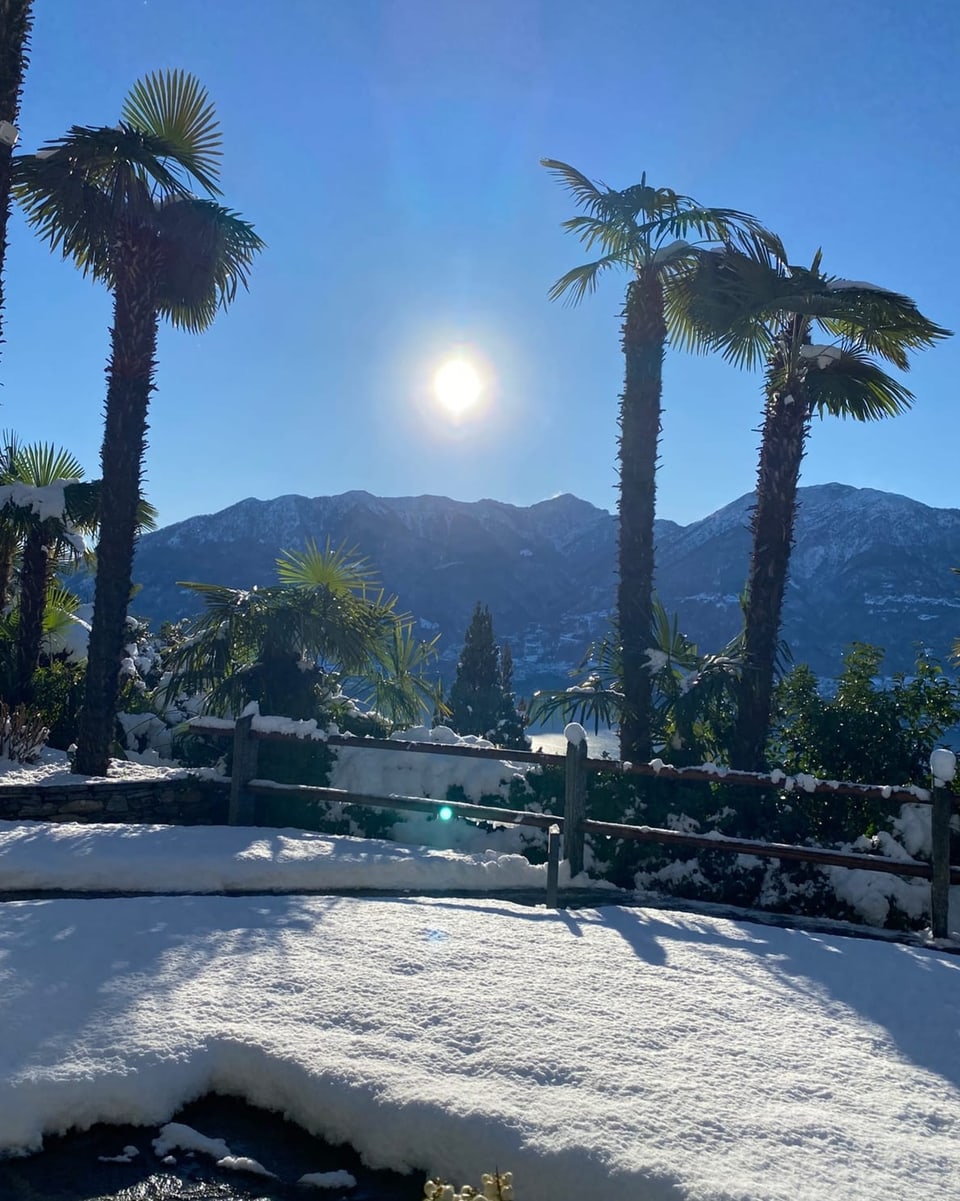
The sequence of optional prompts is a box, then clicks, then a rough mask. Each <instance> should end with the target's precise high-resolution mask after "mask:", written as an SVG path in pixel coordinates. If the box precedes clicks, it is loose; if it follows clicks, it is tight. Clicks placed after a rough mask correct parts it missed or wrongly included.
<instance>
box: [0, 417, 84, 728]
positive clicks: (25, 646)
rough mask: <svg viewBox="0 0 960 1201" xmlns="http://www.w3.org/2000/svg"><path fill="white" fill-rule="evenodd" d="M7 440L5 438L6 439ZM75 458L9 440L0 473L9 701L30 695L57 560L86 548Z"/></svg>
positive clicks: (47, 447)
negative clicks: (12, 549)
mask: <svg viewBox="0 0 960 1201" xmlns="http://www.w3.org/2000/svg"><path fill="white" fill-rule="evenodd" d="M10 441H11V440H10V439H8V443H9V442H10ZM82 479H83V468H82V467H81V466H80V462H79V460H78V459H76V458H75V457H74V456H73V455H72V454H70V452H69V451H66V450H62V449H60V448H59V447H56V446H53V445H52V444H50V443H38V444H36V445H32V446H18V445H15V444H13V445H11V446H10V447H9V451H8V455H7V456H5V462H4V464H3V471H2V474H0V499H4V500H5V503H3V504H2V516H3V518H4V521H3V528H4V536H3V541H4V542H5V543H6V544H7V545H8V546H9V545H10V544H11V543H15V544H19V554H20V578H19V588H18V602H17V626H16V655H15V661H16V668H15V673H14V684H13V697H14V703H15V704H20V703H24V702H28V701H29V700H30V699H31V686H32V682H33V675H34V672H35V671H36V670H37V666H38V664H39V662H40V648H41V643H42V641H43V624H44V612H45V609H46V604H47V594H48V592H49V590H50V587H51V585H52V583H53V579H54V574H55V571H56V568H57V565H58V563H60V562H61V561H62V560H64V559H73V560H76V559H78V558H80V557H81V556H82V555H83V554H84V553H85V551H86V546H85V543H84V541H83V535H82V532H81V531H82V530H86V532H89V531H90V530H91V529H92V528H93V525H94V523H95V509H94V508H93V507H92V506H91V504H90V498H89V495H88V494H86V493H85V490H84V489H83V487H82V486H81V487H79V488H77V487H76V485H78V484H79V483H80V481H82Z"/></svg>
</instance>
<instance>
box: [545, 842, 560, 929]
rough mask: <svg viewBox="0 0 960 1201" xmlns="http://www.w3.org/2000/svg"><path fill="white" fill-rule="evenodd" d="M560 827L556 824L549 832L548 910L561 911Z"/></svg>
mask: <svg viewBox="0 0 960 1201" xmlns="http://www.w3.org/2000/svg"><path fill="white" fill-rule="evenodd" d="M559 884H560V827H559V826H558V825H556V823H554V825H552V826H551V827H550V829H549V830H548V831H547V908H548V909H559V905H558V903H557V900H558V895H557V894H558V891H559Z"/></svg>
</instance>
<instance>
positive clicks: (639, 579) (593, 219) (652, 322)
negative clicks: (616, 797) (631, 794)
mask: <svg viewBox="0 0 960 1201" xmlns="http://www.w3.org/2000/svg"><path fill="white" fill-rule="evenodd" d="M542 161H543V165H544V166H545V167H546V168H547V169H548V170H549V171H550V172H551V174H552V175H554V176H555V177H556V178H557V179H558V180H559V182H560V183H561V184H562V185H563V186H564V187H565V188H566V189H567V190H568V191H569V192H570V193H571V194H572V195H573V197H574V199H575V200H576V202H577V205H578V206H579V207H580V208H582V209H584V210H585V213H584V214H583V215H581V216H578V217H572V218H570V220H568V221H565V222H564V223H563V228H564V229H566V230H568V231H569V232H570V233H573V234H576V235H577V237H578V238H579V239H580V241H581V242H582V243H583V244H584V246H585V248H586V249H587V250H588V251H589V250H591V249H592V248H593V247H595V246H596V247H598V248H599V249H600V250H601V251H602V252H603V253H602V254H601V256H600V257H599V258H598V259H595V260H594V261H593V262H590V263H585V264H583V265H582V266H580V267H574V268H573V270H571V271H568V272H567V273H566V275H563V276H561V277H560V279H558V280H557V282H556V283H555V284H554V285H553V287H552V289H551V290H550V297H551V299H554V300H555V299H558V298H560V297H562V296H566V297H567V298H568V299H569V300H570V301H571V302H572V303H574V304H577V303H579V302H580V301H581V300H582V299H583V298H584V296H586V294H587V293H588V292H593V291H594V290H595V289H596V287H597V283H598V281H599V278H600V276H601V275H602V274H603V273H604V272H605V271H607V270H609V269H611V268H614V267H616V268H623V269H626V270H627V271H628V272H630V275H631V279H630V282H629V284H628V285H627V294H626V301H625V304H624V309H623V325H622V327H621V334H622V339H621V345H622V347H623V356H624V365H625V375H624V385H623V392H622V393H621V397H620V418H619V422H620V448H619V460H620V503H619V514H620V531H619V550H618V587H617V624H618V627H619V631H620V638H621V639H622V652H621V654H622V664H623V692H624V706H623V714H622V718H621V725H620V754H621V758H623V759H630V760H643V759H649V758H650V754H651V751H652V738H651V730H652V720H653V713H652V681H651V678H650V670H649V665H648V661H647V650H648V648H649V647H651V646H652V645H653V643H652V641H651V638H652V627H653V570H654V534H653V530H654V516H655V508H656V467H657V444H658V442H659V438H660V420H661V391H662V387H661V376H662V369H663V358H664V353H665V350H666V346H667V342H668V339H669V337H670V336H671V334H672V330H671V328H670V323H669V310H668V309H667V307H666V302H665V298H666V296H668V295H669V292H670V289H671V288H672V286H673V281H674V280H675V278H676V277H677V276H678V275H679V274H681V273H683V272H684V271H685V270H687V269H688V268H689V266H690V264H691V262H692V261H694V260H695V258H696V256H697V254H698V252H699V250H700V249H701V248H702V247H703V246H705V245H710V244H716V243H721V244H724V245H738V246H742V247H744V248H753V247H757V248H762V249H763V250H765V251H768V252H769V251H772V252H774V253H777V252H778V251H779V242H778V241H777V239H776V238H774V236H773V235H772V234H770V233H769V232H768V231H767V230H766V229H764V227H763V226H762V225H761V224H760V222H758V221H757V220H756V219H755V218H753V217H751V216H749V215H748V214H746V213H740V212H736V211H734V210H732V209H717V208H705V207H704V206H702V205H701V204H699V203H698V202H697V201H695V200H693V199H692V198H691V197H689V196H681V195H679V194H678V193H676V192H674V191H672V190H671V189H669V188H654V187H653V186H652V185H650V184H648V183H647V181H646V176H645V175H644V176H642V177H641V180H640V183H639V184H635V185H634V186H633V187H630V188H625V189H623V190H622V191H615V190H614V189H612V188H608V187H606V186H604V185H598V184H595V183H593V182H592V181H591V180H589V179H587V177H586V176H585V175H582V174H581V173H580V172H579V171H577V170H576V169H575V168H573V167H571V166H569V165H568V164H567V163H561V162H557V161H556V160H555V159H544V160H542Z"/></svg>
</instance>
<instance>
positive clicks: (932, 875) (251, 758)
mask: <svg viewBox="0 0 960 1201" xmlns="http://www.w3.org/2000/svg"><path fill="white" fill-rule="evenodd" d="M253 720H254V719H253V717H252V716H247V717H241V718H239V719H238V720H237V721H236V722H235V723H234V724H233V726H232V728H230V727H227V726H225V725H223V724H221V723H205V722H204V721H203V719H202V718H199V719H198V718H195V719H194V720H193V721H192V722H191V723H190V729H191V730H192V731H193V732H194V733H196V734H206V735H212V736H215V737H232V738H233V770H232V774H231V779H230V817H229V820H230V823H231V824H233V825H249V824H251V823H252V821H253V813H254V800H255V798H256V797H257V796H284V797H302V798H303V799H304V800H317V801H326V802H337V803H340V804H350V805H367V806H371V807H374V808H380V809H395V810H399V811H411V812H419V813H432V814H436V813H437V812H438V811H439V810H440V808H441V807H444V806H445V807H446V808H448V809H449V810H450V811H451V812H452V814H454V815H455V816H458V817H466V818H472V819H473V820H476V821H495V822H498V823H501V824H504V825H517V826H533V827H536V828H539V829H542V830H546V831H547V835H548V844H547V904H548V905H551V906H554V907H555V906H556V904H557V880H558V870H559V868H558V865H559V858H560V848H561V838H562V854H563V858H564V859H566V860H567V861H568V863H569V865H570V874H571V875H572V876H576V875H578V874H579V873H580V872H581V871H582V870H583V850H584V839H585V836H586V835H587V834H597V835H604V836H606V837H609V838H625V839H633V840H635V841H639V842H652V843H661V844H663V845H667V846H683V847H690V848H696V849H703V850H711V851H727V852H729V853H731V854H741V855H755V856H757V857H759V858H767V859H780V860H793V861H797V862H800V863H815V864H820V865H821V866H823V867H841V868H848V869H854V868H859V869H860V870H862V871H869V872H885V873H888V874H890V875H897V876H913V877H920V878H921V879H927V880H929V881H930V912H931V925H932V932H933V936H934V938H946V937H948V934H949V904H950V885H951V884H960V867H956V866H951V864H950V817H951V809H952V806H953V804H954V803H955V800H956V798H955V797H954V796H953V794H952V793H951V792H949V791H948V790H947V789H945V788H943V787H935V788H934V789H933V790H932V791H931V792H929V793H927V792H924V791H923V790H920V791H919V792H918V790H915V789H912V788H892V787H888V786H884V785H878V784H853V783H849V782H845V781H843V782H837V781H816V782H813V781H811V780H810V779H807V780H805V781H804V784H805V787H804V791H808V792H813V793H829V794H830V795H831V796H835V797H857V798H859V799H861V800H876V801H883V802H885V803H891V802H892V803H896V802H899V803H901V804H912V805H918V804H919V805H930V806H931V808H932V814H931V840H932V854H931V862H930V863H919V862H915V861H912V860H899V859H887V858H883V857H881V856H878V855H866V854H862V853H857V852H848V851H831V850H827V849H825V848H822V847H806V846H794V845H791V844H789V843H775V842H761V841H757V840H753V839H744V838H727V837H726V836H724V835H719V834H715V835H709V834H688V833H684V832H682V831H679V830H666V829H661V828H659V827H657V826H636V825H627V824H625V823H620V822H602V821H594V820H593V819H592V818H588V817H587V816H586V793H587V777H588V775H589V774H590V773H599V772H607V773H613V774H617V775H625V776H651V777H655V778H657V779H660V780H676V781H683V782H688V781H689V782H705V783H713V784H723V785H727V786H737V787H743V788H761V789H765V790H767V791H778V790H781V789H783V788H784V787H785V786H786V784H787V782H788V777H785V776H784V775H783V773H782V772H776V773H771V774H770V775H762V774H755V773H753V772H737V771H729V770H726V769H718V768H705V767H673V766H671V765H669V764H663V763H660V761H659V760H654V761H653V762H652V763H635V764H629V763H621V762H619V761H617V760H613V759H590V758H588V757H587V744H586V741H581V742H580V743H568V746H567V753H566V755H550V754H544V753H542V752H540V751H514V750H503V749H498V748H486V747H465V746H450V745H444V744H442V743H440V744H437V743H432V742H401V741H397V740H394V739H382V738H354V737H350V736H349V735H330V736H328V737H327V738H326V739H325V742H326V745H327V746H345V747H353V748H354V749H362V750H371V751H377V750H388V751H403V752H408V753H410V754H427V755H454V756H457V757H459V758H467V759H495V760H500V761H504V760H505V761H507V762H510V763H530V764H535V765H540V766H547V765H550V766H564V768H565V788H564V812H563V816H562V817H560V816H558V815H556V814H550V813H532V812H528V811H527V810H525V809H518V810H515V809H507V808H501V807H499V806H492V805H474V804H470V803H467V802H463V801H446V800H439V799H434V798H427V797H411V796H398V795H393V794H391V795H390V796H369V795H365V794H362V793H355V792H347V791H344V790H343V789H340V788H321V787H318V786H314V785H308V784H279V783H277V782H275V781H273V780H260V779H257V778H256V774H257V743H258V742H260V741H270V742H287V743H292V744H295V745H299V746H304V745H310V743H309V742H307V741H306V740H305V739H303V738H301V737H300V736H299V735H297V734H295V733H283V732H279V731H266V730H257V729H255V728H254V726H253Z"/></svg>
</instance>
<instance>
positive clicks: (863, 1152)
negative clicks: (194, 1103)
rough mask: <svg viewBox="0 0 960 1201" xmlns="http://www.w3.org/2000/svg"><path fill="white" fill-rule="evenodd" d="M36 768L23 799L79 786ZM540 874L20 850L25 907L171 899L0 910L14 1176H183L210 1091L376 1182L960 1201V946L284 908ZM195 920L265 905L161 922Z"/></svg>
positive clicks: (3, 837) (5, 1092)
mask: <svg viewBox="0 0 960 1201" xmlns="http://www.w3.org/2000/svg"><path fill="white" fill-rule="evenodd" d="M358 754H359V752H358ZM45 758H46V763H45V764H41V766H40V767H39V768H38V769H36V771H35V772H34V773H33V774H34V775H45V777H46V778H47V779H48V780H50V781H51V783H63V782H64V780H65V779H66V777H67V769H66V767H65V764H64V763H63V761H62V759H61V760H57V758H56V756H55V755H54V754H53V753H50V752H47V753H46V755H45ZM367 758H368V759H369V758H370V756H369V755H368V756H367ZM406 758H407V762H408V764H409V762H410V760H418V761H420V760H425V759H427V760H428V759H429V758H430V757H429V756H422V755H418V756H407V757H406ZM478 762H479V761H478ZM118 770H119V769H118ZM170 770H172V769H156V768H137V767H136V766H135V765H133V764H127V765H125V766H124V767H123V768H122V772H123V774H124V775H125V776H126V777H127V778H128V779H129V778H130V777H131V776H133V775H137V774H139V775H149V774H151V773H152V772H154V773H156V772H159V773H160V774H164V773H168V772H169V771H170ZM351 770H359V769H358V768H357V765H356V764H354V767H353V768H352V769H351ZM371 770H372V769H371ZM410 770H413V769H412V768H410ZM424 770H427V768H424ZM431 770H435V765H434V768H433V769H431ZM478 770H480V769H479V768H478ZM484 770H487V769H486V768H484ZM25 774H26V773H25V772H24V769H16V768H12V769H11V771H10V772H9V773H8V775H7V777H6V778H7V779H11V778H16V779H18V781H20V782H22V780H23V778H24V775H25ZM365 783H366V784H367V785H369V784H370V781H369V780H367V781H365ZM408 789H409V785H405V786H404V791H407V790H408ZM416 820H417V819H414V823H412V824H411V826H410V827H408V830H409V832H410V833H412V832H413V831H414V830H417V829H423V830H427V828H428V827H427V823H423V824H422V825H417V824H415V822H416ZM430 825H431V826H432V829H433V830H434V832H435V831H436V829H437V825H436V823H430ZM545 870H546V869H545V868H544V867H542V866H534V865H531V864H530V863H528V862H527V861H526V859H524V858H523V857H522V856H520V855H518V854H515V853H512V852H511V851H510V850H509V849H500V850H490V849H485V850H484V849H480V848H479V847H476V846H469V845H462V846H461V847H460V848H459V849H451V848H449V847H448V848H438V847H434V848H432V849H431V848H427V847H423V846H416V845H413V844H412V843H406V844H404V843H400V842H383V841H376V840H370V839H354V838H345V837H330V836H325V835H320V834H312V833H306V832H303V831H300V830H278V829H270V830H266V829H256V828H246V827H242V826H238V827H194V828H174V827H166V826H129V825H92V824H87V825H78V824H66V823H57V824H44V823H34V822H16V823H14V822H9V823H0V882H2V883H3V885H4V886H5V887H6V888H11V887H16V888H20V889H22V890H28V889H32V890H43V889H57V890H61V893H73V892H76V893H83V892H97V891H99V890H107V889H109V890H118V889H124V888H131V889H136V890H137V891H140V892H151V891H152V892H156V894H157V895H155V896H138V897H126V898H110V899H106V898H102V897H101V898H97V897H95V896H91V897H82V896H80V897H69V896H64V895H61V896H59V897H57V898H48V899H37V900H21V901H9V902H6V903H5V904H3V905H2V906H0V1012H3V1014H4V1029H5V1034H6V1038H5V1039H4V1043H3V1049H2V1051H0V1154H6V1155H11V1154H12V1155H17V1154H23V1153H26V1152H29V1151H32V1150H36V1149H37V1148H39V1147H41V1146H42V1142H43V1139H44V1137H45V1136H46V1135H50V1134H53V1133H58V1132H62V1131H66V1130H69V1129H72V1128H81V1129H82V1128H85V1127H87V1126H89V1125H90V1124H92V1123H95V1122H100V1121H105V1122H121V1121H122V1122H133V1123H135V1124H138V1125H142V1126H143V1129H144V1134H143V1138H142V1139H141V1140H138V1143H139V1146H138V1150H139V1151H140V1153H141V1154H142V1155H146V1156H152V1155H154V1154H156V1155H160V1154H164V1155H166V1154H171V1153H174V1154H176V1153H178V1152H177V1150H176V1148H175V1147H174V1146H173V1144H174V1143H175V1141H176V1138H175V1135H176V1131H174V1132H168V1134H167V1135H166V1136H163V1135H161V1134H160V1129H159V1128H160V1127H161V1126H163V1125H164V1124H165V1123H167V1122H169V1120H170V1118H171V1117H172V1116H173V1115H174V1114H175V1113H176V1111H177V1110H178V1109H179V1108H180V1107H181V1106H182V1105H183V1104H184V1103H186V1102H188V1101H190V1100H192V1099H194V1098H197V1097H200V1096H202V1095H204V1094H206V1093H208V1092H210V1091H217V1092H221V1093H225V1094H233V1095H238V1096H241V1097H243V1098H245V1099H246V1100H248V1101H250V1102H251V1103H253V1104H256V1105H260V1106H263V1107H265V1108H269V1109H273V1110H276V1111H278V1112H280V1113H282V1114H285V1115H287V1116H289V1117H290V1118H292V1119H293V1120H295V1121H296V1122H297V1123H299V1124H300V1125H302V1126H303V1127H304V1128H305V1129H307V1130H308V1131H311V1132H313V1133H316V1134H320V1135H323V1136H325V1137H326V1138H327V1139H329V1140H331V1141H333V1142H348V1143H350V1144H351V1145H352V1146H354V1147H355V1148H356V1149H357V1150H358V1151H359V1152H360V1153H361V1155H362V1156H363V1158H364V1159H365V1161H366V1162H367V1163H368V1164H370V1165H371V1166H374V1167H391V1168H394V1169H398V1170H401V1171H405V1170H413V1169H422V1170H424V1171H426V1172H428V1173H431V1174H439V1175H442V1176H444V1177H446V1178H448V1179H453V1180H456V1181H458V1182H459V1181H466V1180H472V1181H473V1182H479V1179H480V1176H481V1173H482V1172H485V1171H490V1170H492V1169H493V1168H495V1167H499V1168H500V1169H512V1170H513V1172H514V1181H515V1186H516V1193H517V1198H518V1201H548V1198H549V1201H574V1199H575V1198H576V1199H579V1198H581V1197H582V1196H584V1195H587V1196H590V1197H592V1198H595V1199H596V1201H614V1199H616V1201H623V1198H624V1197H630V1198H636V1199H637V1201H667V1199H669V1201H731V1199H732V1198H740V1199H744V1201H746V1199H751V1201H753V1199H755V1201H760V1199H761V1198H762V1199H764V1201H822V1199H823V1198H825V1197H829V1196H833V1195H835V1196H837V1197H842V1198H844V1201H877V1199H878V1198H899V1197H904V1196H908V1195H915V1194H916V1195H922V1194H926V1195H929V1196H936V1197H938V1198H944V1199H946V1201H960V1036H958V1033H957V1032H958V1030H960V957H957V956H956V955H955V954H952V953H950V950H949V948H948V946H947V944H943V945H942V946H941V947H939V948H938V947H934V946H931V945H926V946H924V945H920V944H917V943H914V944H913V945H906V944H903V943H896V942H892V941H886V940H883V939H877V940H867V939H863V938H859V937H853V936H852V935H853V933H854V932H853V931H852V930H848V929H845V928H842V927H839V926H838V927H835V928H834V929H832V930H830V929H826V928H824V927H821V928H819V929H813V928H793V929H781V928H778V927H773V926H768V925H763V924H760V921H759V920H753V917H752V916H751V915H750V914H743V915H737V916H735V917H731V916H730V915H729V914H726V915H723V914H721V913H719V912H718V911H716V910H713V911H710V910H709V908H707V907H704V908H702V909H701V910H699V911H696V910H695V911H692V912H691V911H687V912H678V911H667V910H664V909H662V908H654V907H649V906H644V904H643V903H642V901H641V903H640V904H635V905H632V906H629V907H627V906H625V905H615V904H611V905H608V906H604V907H602V908H587V909H581V910H566V911H555V910H547V909H545V908H543V907H533V906H521V905H517V904H512V903H510V902H508V901H503V900H490V899H485V898H484V897H483V896H482V895H474V896H472V897H471V896H470V895H464V896H460V897H456V898H455V897H445V898H437V897H432V898H431V897H426V896H423V895H412V896H403V897H396V896H394V897H386V896H382V895H381V896H379V897H378V896H376V895H373V896H366V897H358V896H349V897H348V896H316V895H313V896H303V895H283V896H281V895H274V894H275V893H277V892H280V891H284V892H290V891H291V890H296V889H299V888H303V889H305V890H306V889H309V890H310V891H311V892H316V891H322V890H329V891H331V892H333V891H335V890H337V889H339V888H341V887H344V886H345V885H347V886H349V887H351V888H353V889H368V890H370V891H371V892H372V893H374V894H376V893H377V892H378V891H379V890H382V891H383V892H388V891H393V890H397V889H404V890H408V891H410V892H412V893H414V894H423V893H431V892H436V891H438V890H441V889H445V888H449V889H457V890H458V891H460V892H461V893H464V894H470V893H471V892H472V893H474V894H483V893H486V892H490V891H494V890H498V889H501V888H507V887H532V888H535V889H537V890H539V889H540V888H542V887H543V883H544V874H545ZM863 874H864V875H866V874H868V873H863ZM918 883H920V882H918ZM187 888H189V889H190V890H192V891H195V892H200V891H229V890H234V889H236V890H246V891H258V892H259V895H253V896H196V895H192V896H174V895H164V894H169V893H172V892H175V891H180V890H183V889H187ZM611 895H612V896H614V897H616V896H617V895H618V894H616V893H612V894H611ZM754 916H755V917H756V918H757V919H759V917H760V915H754ZM954 918H955V920H954V922H953V923H951V928H952V929H955V930H957V932H958V933H960V921H958V920H956V919H958V918H960V914H956V913H955V914H954ZM201 1133H202V1132H201ZM197 1137H198V1138H199V1136H197ZM192 1138H193V1136H192V1135H191V1136H190V1137H189V1138H188V1139H187V1142H188V1144H189V1143H190V1140H191V1139H192ZM154 1140H159V1142H157V1143H154ZM200 1141H201V1142H202V1140H200ZM171 1148H173V1150H172V1151H171ZM207 1149H208V1150H209V1148H207ZM215 1149H217V1150H218V1151H219V1149H220V1148H215ZM124 1153H126V1152H124ZM225 1158H229V1156H226V1157H225ZM238 1166H242V1165H238ZM248 1166H249V1165H248ZM340 1188H341V1190H342V1192H341V1194H340V1195H349V1188H348V1186H347V1182H346V1181H343V1180H341V1182H340Z"/></svg>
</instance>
